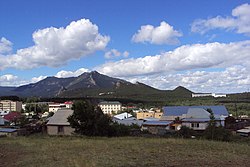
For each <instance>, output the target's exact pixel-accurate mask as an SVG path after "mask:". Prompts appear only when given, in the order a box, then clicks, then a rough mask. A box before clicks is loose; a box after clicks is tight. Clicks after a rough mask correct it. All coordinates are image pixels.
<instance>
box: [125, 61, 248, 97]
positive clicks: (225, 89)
mask: <svg viewBox="0 0 250 167" xmlns="http://www.w3.org/2000/svg"><path fill="white" fill-rule="evenodd" d="M248 71H249V69H247V68H246V67H243V66H232V67H228V68H226V69H224V70H217V71H200V70H197V71H186V72H184V73H178V72H177V73H161V74H154V75H150V76H136V77H124V78H123V79H127V80H129V81H131V82H135V81H139V82H143V83H146V84H148V85H151V86H153V87H156V88H159V89H164V90H165V89H174V88H176V87H177V86H179V85H181V86H184V87H186V88H188V89H190V90H192V91H194V92H203V93H205V92H215V93H232V92H245V91H248V88H249V86H250V75H249V72H248Z"/></svg>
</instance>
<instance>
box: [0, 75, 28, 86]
mask: <svg viewBox="0 0 250 167" xmlns="http://www.w3.org/2000/svg"><path fill="white" fill-rule="evenodd" d="M23 83H24V81H23V80H20V79H19V78H18V76H16V75H12V74H5V75H2V76H0V86H16V85H20V84H23Z"/></svg>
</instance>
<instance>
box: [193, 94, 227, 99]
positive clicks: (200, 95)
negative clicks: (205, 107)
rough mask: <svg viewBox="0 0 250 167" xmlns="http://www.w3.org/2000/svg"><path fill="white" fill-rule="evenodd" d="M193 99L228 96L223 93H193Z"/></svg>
mask: <svg viewBox="0 0 250 167" xmlns="http://www.w3.org/2000/svg"><path fill="white" fill-rule="evenodd" d="M192 97H215V98H217V97H227V95H226V94H222V93H192Z"/></svg>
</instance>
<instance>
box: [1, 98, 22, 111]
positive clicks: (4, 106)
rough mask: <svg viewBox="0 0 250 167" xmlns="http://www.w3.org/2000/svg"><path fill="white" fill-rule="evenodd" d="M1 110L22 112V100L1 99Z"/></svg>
mask: <svg viewBox="0 0 250 167" xmlns="http://www.w3.org/2000/svg"><path fill="white" fill-rule="evenodd" d="M0 110H3V111H18V112H21V111H22V102H20V101H11V100H1V101H0Z"/></svg>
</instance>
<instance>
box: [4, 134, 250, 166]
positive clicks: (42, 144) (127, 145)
mask: <svg viewBox="0 0 250 167" xmlns="http://www.w3.org/2000/svg"><path fill="white" fill-rule="evenodd" d="M249 157H250V145H249V144H247V143H245V144H242V143H226V142H215V141H206V140H188V139H173V138H139V137H121V138H105V137H102V138H101V137H99V138H87V137H82V138H81V137H48V136H33V137H16V138H0V162H1V163H0V166H8V167H12V166H25V167H35V166H37V167H39V166H42V167H56V166H60V167H64V166H65V167H71V166H72V167H78V166H79V167H85V166H86V167H98V166H101V167H105V166H107V167H112V166H115V167H116V166H119V167H123V166H124V167H125V166H126V167H129V166H145V167H147V166H150V167H152V166H156V167H157V166H159V167H162V166H172V167H173V166H175V167H178V166H222V167H223V166H227V167H228V166H241V167H244V166H247V164H250V159H249Z"/></svg>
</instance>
